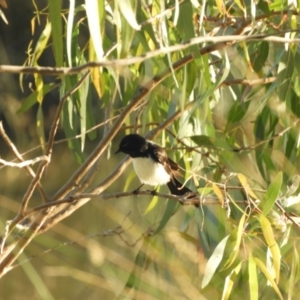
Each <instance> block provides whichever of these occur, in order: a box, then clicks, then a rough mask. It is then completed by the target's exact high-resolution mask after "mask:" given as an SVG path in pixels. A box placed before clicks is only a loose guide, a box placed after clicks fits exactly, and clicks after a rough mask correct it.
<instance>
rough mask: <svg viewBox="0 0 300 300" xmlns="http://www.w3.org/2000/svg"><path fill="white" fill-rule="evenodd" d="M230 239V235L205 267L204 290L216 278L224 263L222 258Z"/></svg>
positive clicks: (218, 246) (217, 248)
mask: <svg viewBox="0 0 300 300" xmlns="http://www.w3.org/2000/svg"><path fill="white" fill-rule="evenodd" d="M228 238H229V235H227V236H226V237H224V238H223V239H222V241H221V242H220V243H219V244H218V245H217V247H216V248H215V250H214V252H213V254H212V255H211V256H210V258H209V259H208V261H207V263H206V267H205V274H204V277H203V280H202V284H201V288H202V289H203V288H205V287H206V286H207V285H208V283H209V282H210V280H211V279H212V277H213V276H214V274H215V272H216V270H217V268H218V266H219V265H220V262H221V261H222V258H223V255H224V251H225V247H226V243H227V240H228Z"/></svg>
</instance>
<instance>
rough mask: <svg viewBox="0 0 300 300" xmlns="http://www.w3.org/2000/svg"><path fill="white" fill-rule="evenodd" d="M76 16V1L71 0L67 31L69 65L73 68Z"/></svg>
mask: <svg viewBox="0 0 300 300" xmlns="http://www.w3.org/2000/svg"><path fill="white" fill-rule="evenodd" d="M74 15H75V0H70V6H69V13H68V20H67V30H66V41H67V58H68V64H69V66H70V67H72V36H73V34H72V32H73V23H74Z"/></svg>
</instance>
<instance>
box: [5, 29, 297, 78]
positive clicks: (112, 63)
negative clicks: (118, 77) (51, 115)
mask: <svg viewBox="0 0 300 300" xmlns="http://www.w3.org/2000/svg"><path fill="white" fill-rule="evenodd" d="M287 32H294V31H293V30H288V31H281V32H279V33H278V35H279V34H284V33H287ZM244 41H246V42H250V41H252V42H253V41H266V42H274V43H300V39H293V38H291V39H290V38H284V37H279V36H273V35H272V36H270V35H264V34H256V35H248V36H246V35H226V36H204V37H195V38H192V39H190V40H188V41H186V42H184V43H183V44H178V45H173V46H169V47H165V48H161V49H157V50H154V51H149V52H147V53H145V54H143V55H140V56H135V57H131V58H123V59H114V60H106V59H103V60H101V61H97V62H95V61H93V62H88V63H86V64H83V65H80V66H77V67H73V68H70V67H61V68H55V67H24V66H11V65H0V73H19V74H21V73H22V74H33V73H39V74H43V75H52V76H57V75H71V74H78V73H80V72H82V71H84V70H87V69H91V68H98V67H111V68H114V69H118V68H119V67H122V66H128V65H132V64H136V63H141V62H143V61H145V60H148V59H150V58H153V57H156V56H159V55H163V54H168V53H172V52H179V51H182V50H185V49H187V48H189V47H191V46H194V45H198V44H203V43H212V44H223V43H225V44H226V43H237V42H244ZM200 52H201V50H200Z"/></svg>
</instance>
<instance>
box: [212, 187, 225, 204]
mask: <svg viewBox="0 0 300 300" xmlns="http://www.w3.org/2000/svg"><path fill="white" fill-rule="evenodd" d="M212 187H213V190H214V193H215V194H216V196H217V197H218V199H219V201H220V203H221V205H222V207H224V202H225V201H224V197H223V194H222V192H221V190H220V188H219V187H218V186H217V185H216V184H214V183H213V185H212Z"/></svg>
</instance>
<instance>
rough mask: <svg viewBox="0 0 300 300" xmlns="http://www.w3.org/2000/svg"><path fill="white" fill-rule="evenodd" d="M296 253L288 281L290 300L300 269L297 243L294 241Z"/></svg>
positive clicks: (289, 299)
mask: <svg viewBox="0 0 300 300" xmlns="http://www.w3.org/2000/svg"><path fill="white" fill-rule="evenodd" d="M293 248H294V251H293V252H294V253H293V260H292V269H291V273H290V276H289V281H288V284H289V285H288V300H292V299H293V296H294V287H295V284H296V282H297V281H296V278H297V274H298V270H299V253H298V249H297V246H296V244H295V243H294V247H293Z"/></svg>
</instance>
